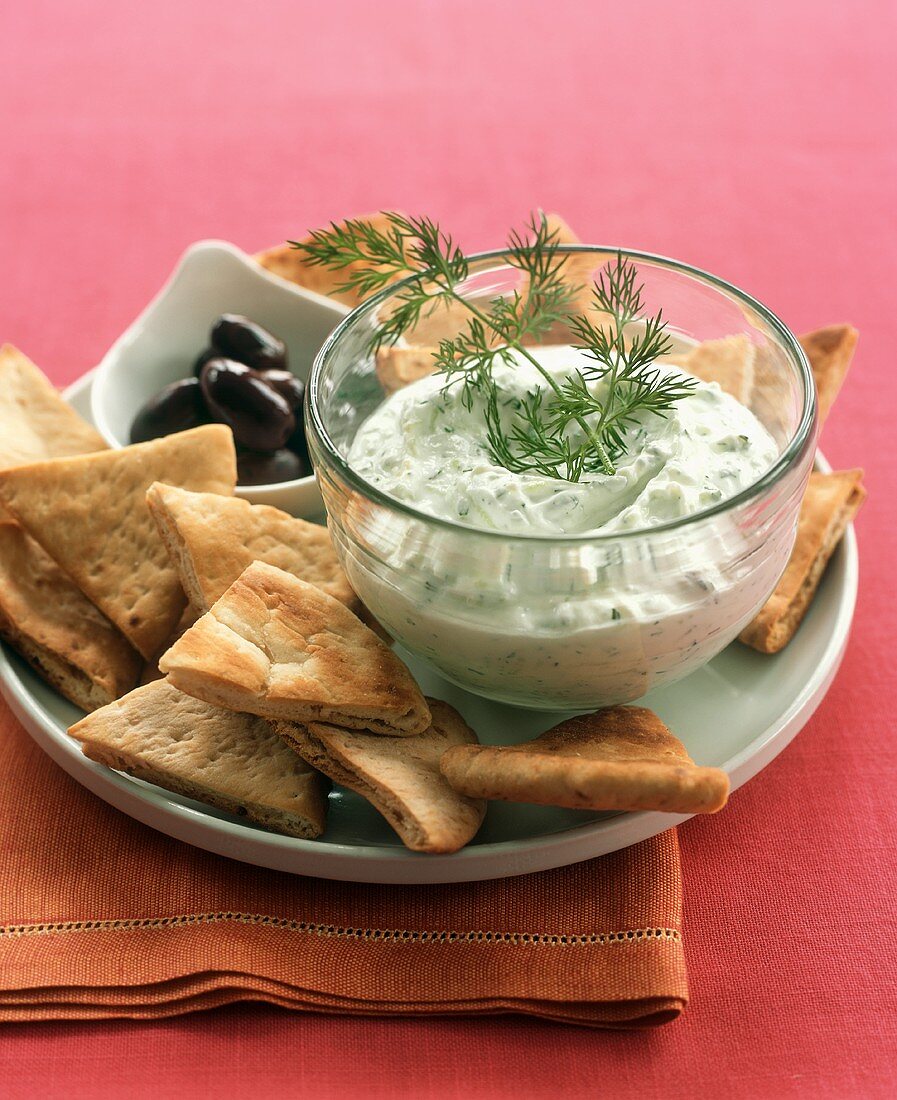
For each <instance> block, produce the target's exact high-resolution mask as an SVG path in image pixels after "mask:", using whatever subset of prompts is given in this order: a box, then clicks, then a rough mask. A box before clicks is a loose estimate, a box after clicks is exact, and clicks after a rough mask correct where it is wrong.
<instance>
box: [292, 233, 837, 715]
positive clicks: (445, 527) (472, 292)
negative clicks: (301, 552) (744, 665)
mask: <svg viewBox="0 0 897 1100" xmlns="http://www.w3.org/2000/svg"><path fill="white" fill-rule="evenodd" d="M564 251H566V252H569V253H571V254H572V255H571V257H570V258H569V259H568V261H567V263H568V266H569V267H571V268H575V271H576V274H577V277H579V278H583V281H585V279H591V276H592V274H593V272H597V270H598V269H600V268H601V267H602V266H603V265H604V264H605V263H606V262H607V261H608V260H609V259H612V258H613V257H614V256H615V255H616V253H617V250H616V249H607V248H590V247H585V246H570V247H567V248H565V249H564ZM623 255H624V257H626V258H628V259H629V260H630V261H632V262H633V263H634V264H635V265H636V266H637V268H638V275H639V278H640V280H641V281H642V282H643V283H644V296H645V305H646V310H647V311H648V312H655V311H656V310H657V308H658V307H660V306H662V308H663V312H664V316H665V318H666V319H667V322H668V325H669V333H670V335H671V338H672V339H673V342H674V345H675V347H676V350H677V351H686V350H687V349H688V348H689V347H693V346H694V345H695V344H696V343H697V342H701V341H705V340H710V339H718V338H722V337H730V336H735V335H741V334H743V335H744V336H746V337H747V338H748V340H749V341H750V342H751V344H752V345H753V346H754V349H755V354H754V368H753V370H754V379H753V383H752V386H751V396H750V398H749V401H748V403H749V405H750V407H751V410H752V412H753V413H754V415H755V416H756V417H757V418H758V419H759V420H760V421H761V423H763V424H764V425H765V427H766V428H767V430H768V431H769V433H770V435H771V436H772V438H773V439H774V441H775V444H776V449H777V451H778V457H777V458H776V459H775V461H774V462H773V464H772V466H771V467H770V468H769V469H768V470H767V471H766V472H765V473H764V474H763V475H762V476H761V477H760V478H759V479H758V480H757V481H755V482H754V483H753V484H752V485H750V486H749V487H748V488H746V489H744V490H743V491H741V492H739V493H737V494H736V495H734V496H732V497H731V498H730V499H728V500H723V501H721V502H719V503H716V504H715V505H713V506H711V507H708V508H706V509H705V510H703V511H701V512H698V513H696V514H693V515H690V516H686V517H684V518H678V519H675V520H673V521H670V522H665V523H662V524H659V525H657V526H652V527H645V528H641V529H638V530H627V531H625V532H623V533H618V532H615V533H613V534H604V535H602V534H601V533H600V531H599V532H596V533H593V534H587V535H579V534H577V535H563V534H558V535H549V536H546V535H544V534H524V535H518V534H514V535H510V534H507V533H504V532H498V531H494V530H489V529H481V528H472V527H469V526H466V525H463V524H462V523H460V522H454V521H452V520H448V519H441V518H436V517H434V516H432V515H429V514H427V513H426V512H423V511H419V510H417V509H416V508H415V507H413V506H411V505H409V504H408V503H407V502H399V501H397V500H395V499H393V498H392V497H389V496H387V495H386V494H384V493H383V492H382V491H381V490H379V489H378V488H377V487H375V486H374V485H372V484H370V483H369V482H367V481H366V480H364V479H363V478H362V477H360V476H359V475H358V473H357V472H356V471H355V470H354V469H353V468H352V465H351V464H350V462H349V461H348V458H347V456H348V454H349V450H350V448H351V445H352V441H353V439H354V437H355V434H356V432H357V430H358V428H359V426H360V425H361V424H362V423H363V422H364V421H365V419H366V418H367V417H368V416H369V415H370V414H371V413H372V412H373V411H374V409H376V408H377V406H378V405H380V404H381V403H382V402H383V401H384V400H385V399H386V396H387V395H386V394H385V392H384V390H383V387H382V386H381V384H380V382H379V380H378V377H377V373H376V370H375V362H374V357H373V355H372V354H371V352H370V351H369V342H370V336H371V333H372V331H373V329H374V328H375V327H376V326H377V325H378V323H382V320H383V319H384V317H386V316H388V315H389V312H390V310H391V309H392V308H393V305H394V303H395V296H396V294H397V293H400V292H401V287H402V285H403V284H396V285H394V286H392V287H389V288H387V290H385V291H383V292H381V293H380V294H378V295H375V296H374V297H372V298H371V299H369V300H368V301H367V302H366V303H364V304H363V305H362V306H361V307H359V308H358V309H356V310H354V311H353V312H352V313H351V314H350V315H349V316H348V317H347V318H346V319H345V320H344V321H342V323H341V324H340V325H339V326H338V327H337V328H336V329H335V330H334V331H333V333H332V334H331V335H330V337H329V338H328V340H327V342H326V343H325V344H324V346H323V347H322V349H321V351H320V353H319V355H318V357H317V359H316V361H315V363H314V366H313V368H312V374H311V379H310V384H309V388H308V394H307V406H306V418H307V430H308V441H309V446H310V450H311V455H312V459H313V462H314V465H315V468H316V471H317V476H318V480H319V483H320V487H321V492H322V495H323V498H324V503H325V506H326V508H327V513H328V517H329V526H330V531H331V535H332V538H333V541H334V544H335V546H336V549H337V552H338V554H339V557H340V560H341V561H342V564H343V566H344V568H345V570H346V573H347V574H348V576H349V579H350V581H351V583H352V585H353V587H354V588H355V590H356V591H357V593H358V595H359V596H360V597H361V599H362V600H363V601H364V603H365V604H366V605H367V607H368V608H369V609H370V611H371V612H372V613H373V614H374V615H375V616H376V618H377V619H378V620H379V621H380V622H381V623H382V624H383V626H384V627H385V628H386V629H387V630H388V631H389V633H390V634H391V635H392V636H393V637H394V638H395V639H396V640H397V641H398V642H399V643H401V645H402V646H404V647H405V648H406V649H407V650H409V651H410V652H412V653H414V654H415V655H416V656H418V657H419V658H421V659H423V660H424V661H425V662H427V663H429V664H430V665H431V666H433V668H435V669H436V670H438V671H439V672H440V673H441V674H442V675H443V676H444V677H446V678H447V679H449V680H451V681H452V682H454V683H456V684H458V685H460V686H461V687H463V688H465V689H467V690H468V691H472V692H474V693H476V694H478V695H483V696H486V697H488V698H491V699H497V700H500V701H502V702H506V703H511V704H515V705H518V706H523V707H530V708H537V709H543V710H585V709H592V708H595V707H599V706H609V705H612V704H616V703H625V702H630V701H632V700H634V699H637V698H639V697H641V696H642V695H644V694H645V693H646V692H647V691H649V690H651V689H653V688H657V687H660V686H662V685H664V684H668V683H670V682H672V681H674V680H677V679H679V678H681V677H683V676H686V675H688V673H690V672H693V671H694V670H695V669H697V668H699V667H700V666H702V665H703V664H705V663H706V662H707V661H709V660H710V659H711V658H712V657H714V656H715V655H716V654H717V653H719V652H720V650H722V649H723V648H724V647H725V646H726V645H728V644H729V643H730V642H731V641H732V640H733V639H734V638H735V637H736V636H737V635H738V633H739V631H740V630H741V629H742V628H743V627H744V626H745V625H746V624H747V623H748V622H749V621H750V620H751V619H752V618H753V616H754V615H755V614H756V612H757V611H758V610H759V608H760V607H761V606H762V605H763V603H764V602H765V601H766V599H767V598H768V597H769V595H770V593H771V592H772V590H773V588H774V587H775V585H776V582H777V581H778V579H779V577H780V576H781V574H782V572H783V570H784V568H785V565H786V563H787V561H788V557H789V555H790V553H791V549H792V546H793V544H794V538H795V534H796V529H797V518H798V511H799V508H800V502H801V498H802V496H803V493H804V489H805V486H806V482H807V479H808V477H809V474H810V470H811V467H812V463H813V456H814V450H815V437H816V423H817V417H816V398H815V389H814V385H813V379H812V374H811V372H810V368H809V364H808V363H807V360H806V357H805V356H804V354H803V351H802V350H801V348H800V345H799V344H798V342H797V340H796V339H795V338H794V336H793V335H792V334H791V333H790V332H789V331H788V329H787V328H786V327H785V326H784V325H783V324H782V322H781V321H779V320H778V318H777V317H775V316H774V315H773V314H772V313H770V311H769V310H768V309H766V308H765V307H764V306H762V305H761V304H760V303H759V302H757V301H755V300H754V299H752V298H751V297H749V296H748V295H747V294H745V293H743V292H742V291H740V290H737V289H736V288H735V287H733V286H730V285H728V284H727V283H725V282H723V281H722V280H721V279H717V278H715V277H714V276H712V275H708V274H706V273H705V272H702V271H699V270H697V269H695V268H693V267H690V266H688V265H687V264H683V263H678V262H676V261H674V260H669V259H665V258H663V257H660V256H654V255H650V254H647V253H642V252H632V251H625V250H624V251H623ZM520 281H521V276H520V272H519V271H518V270H517V269H516V268H514V267H511V266H510V265H508V264H507V262H506V259H505V257H504V255H503V254H502V253H501V252H495V253H485V254H481V255H479V256H476V257H474V258H473V261H472V263H471V268H470V277H469V278H468V280H467V281H466V282H465V284H464V286H463V287H462V288H461V290H462V293H463V295H464V297H465V298H469V299H470V300H471V301H479V302H480V303H485V302H486V301H488V300H490V299H492V298H494V297H496V296H497V295H509V294H512V293H513V292H514V290H515V289H519V287H520ZM462 320H463V318H459V314H458V311H457V310H448V311H443V312H441V313H440V314H439V315H438V316H436V317H431V318H429V319H428V320H427V321H426V322H425V324H426V327H427V330H428V331H427V332H426V333H425V334H417V335H416V342H420V343H427V344H435V343H436V342H438V339H439V338H440V337H443V336H453V335H455V333H456V332H457V330H458V328H459V327H460V323H461V321H462ZM565 339H566V337H565V334H564V333H562V332H561V333H559V332H557V331H555V332H552V333H550V334H549V335H548V337H547V338H546V341H545V342H546V343H563V342H565Z"/></svg>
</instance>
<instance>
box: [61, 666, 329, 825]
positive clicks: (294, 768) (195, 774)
mask: <svg viewBox="0 0 897 1100" xmlns="http://www.w3.org/2000/svg"><path fill="white" fill-rule="evenodd" d="M69 733H70V734H71V736H72V737H74V738H75V739H76V740H77V741H79V742H80V743H81V749H82V751H83V753H84V755H85V756H88V757H90V759H91V760H96V761H97V762H98V763H100V764H105V765H106V766H107V767H109V768H114V769H115V770H116V771H121V772H127V773H128V775H133V776H136V777H137V778H138V779H143V780H145V781H146V782H147V783H154V784H155V785H156V786H157V787H164V788H165V789H166V790H168V791H174V792H175V793H176V794H182V795H185V796H186V797H187V798H195V799H197V801H199V802H206V803H208V804H209V805H210V806H217V807H218V808H219V809H221V810H225V811H227V812H228V813H232V814H241V815H245V816H246V817H247V818H248V819H249V820H250V821H255V822H257V823H258V824H259V825H263V826H264V827H265V828H266V829H271V830H272V831H274V832H277V833H286V834H287V835H288V836H299V837H309V838H314V837H318V836H320V835H321V833H322V832H323V830H324V820H325V815H326V808H327V787H328V784H327V782H326V780H325V779H324V778H323V776H321V775H320V774H319V773H318V772H316V771H314V769H313V768H310V767H309V766H308V765H307V764H306V763H305V761H304V760H303V759H302V758H301V757H300V756H299V755H297V754H296V753H295V752H293V751H292V750H291V749H289V748H288V747H287V746H286V745H285V744H284V743H283V741H281V740H280V738H279V737H278V736H277V735H276V734H275V733H274V731H273V730H272V729H271V727H270V726H269V724H268V723H267V722H266V721H264V719H262V718H254V717H252V715H249V714H235V713H234V712H233V711H229V710H222V709H221V708H219V707H210V706H209V705H208V704H207V703H202V702H200V700H199V699H194V698H192V697H191V696H189V695H184V694H182V693H181V692H180V691H177V690H176V689H175V688H173V687H172V686H171V685H170V684H168V683H166V682H165V681H164V680H157V681H156V682H155V683H152V684H148V685H146V687H140V688H137V689H136V690H134V691H132V692H131V693H130V694H129V695H126V696H125V697H124V698H123V699H119V700H118V701H117V702H115V703H112V704H111V705H110V706H107V707H103V709H102V710H98V711H95V712H94V713H93V714H91V715H89V716H88V717H87V718H84V719H82V721H80V722H78V723H77V724H76V725H74V726H72V727H71V729H70V730H69Z"/></svg>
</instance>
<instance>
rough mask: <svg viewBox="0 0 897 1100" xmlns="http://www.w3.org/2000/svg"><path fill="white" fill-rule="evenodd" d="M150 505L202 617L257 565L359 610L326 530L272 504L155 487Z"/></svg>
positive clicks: (148, 499) (185, 587) (174, 488)
mask: <svg viewBox="0 0 897 1100" xmlns="http://www.w3.org/2000/svg"><path fill="white" fill-rule="evenodd" d="M146 501H147V504H148V505H149V509H150V512H151V513H152V515H153V518H154V519H155V521H156V524H157V526H158V528H159V533H160V534H161V536H162V540H163V541H164V543H165V545H166V547H167V548H168V553H169V556H170V557H171V560H172V562H173V563H174V565H175V567H176V569H177V571H178V576H179V577H180V579H181V584H182V585H183V587H184V591H185V592H186V593H187V599H188V600H189V601H190V603H191V604H192V605H193V607H194V608H195V609H196V611H197V612H198V613H199V614H203V613H204V612H206V611H208V610H209V608H210V607H211V606H212V604H213V603H215V601H216V600H217V599H219V598H220V597H221V596H223V595H224V593H225V592H226V591H227V589H228V588H230V586H231V585H232V584H233V583H234V581H235V580H236V579H237V577H239V576H240V574H241V573H242V572H243V570H244V569H245V568H246V566H247V565H250V564H251V563H252V562H254V561H264V562H267V563H268V565H274V566H276V567H277V568H278V569H283V570H284V572H286V573H293V574H294V575H295V576H297V577H299V578H301V579H302V580H304V581H308V583H309V584H314V585H316V586H317V587H318V588H320V589H321V590H322V591H324V592H326V593H327V594H328V595H329V596H333V598H334V599H336V600H339V601H340V602H341V603H344V604H346V606H347V607H350V608H352V609H353V610H356V611H357V609H358V608H360V603H359V601H358V597H357V596H356V595H355V593H354V592H353V591H352V588H351V586H350V585H349V581H348V580H347V579H346V574H345V573H344V572H343V570H342V567H341V566H340V563H339V560H338V559H337V556H336V551H335V550H334V549H333V543H332V542H331V541H330V535H329V534H328V532H327V528H326V527H322V526H321V525H320V524H317V523H307V522H306V521H305V520H303V519H296V518H294V517H293V516H290V515H287V513H286V512H281V511H280V509H279V508H270V507H269V506H268V505H266V504H250V503H249V501H248V500H241V499H239V498H238V497H224V496H220V495H216V494H214V493H192V492H190V491H189V490H187V489H179V488H177V487H175V486H173V485H162V484H159V483H157V484H155V485H151V486H150V488H149V491H148V492H147V494H146Z"/></svg>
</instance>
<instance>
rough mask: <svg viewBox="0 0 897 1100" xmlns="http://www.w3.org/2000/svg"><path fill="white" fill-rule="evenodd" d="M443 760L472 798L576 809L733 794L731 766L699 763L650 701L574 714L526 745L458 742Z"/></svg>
mask: <svg viewBox="0 0 897 1100" xmlns="http://www.w3.org/2000/svg"><path fill="white" fill-rule="evenodd" d="M441 768H442V772H443V775H445V777H446V778H447V779H448V781H449V783H451V785H452V786H453V787H454V788H455V790H456V791H460V792H461V793H462V794H466V795H467V796H468V797H469V798H497V799H503V800H505V801H509V802H535V803H538V804H540V805H543V806H566V807H568V808H570V809H573V810H617V811H620V810H662V811H666V812H667V813H677V814H711V813H716V811H717V810H721V809H722V808H723V806H724V805H725V803H726V799H727V797H728V794H729V777H728V776H727V775H726V773H725V772H724V771H721V770H720V769H719V768H701V767H698V766H697V765H696V764H695V763H694V761H693V760H692V759H691V757H690V756H689V755H688V753H687V752H686V751H685V746H684V745H683V744H682V742H681V741H679V740H678V739H677V738H676V737H674V736H673V735H672V733H670V731H669V730H668V729H667V727H666V726H665V725H664V724H663V722H662V721H661V720H660V719H659V718H658V717H657V715H656V714H654V713H653V712H652V711H650V710H646V709H645V708H644V707H608V708H607V709H605V710H598V711H595V713H594V714H584V715H581V716H580V717H578V718H570V719H569V720H568V721H566V722H561V724H560V725H558V726H555V727H553V728H552V729H550V730H548V731H547V733H543V734H542V735H541V737H537V738H536V739H535V740H534V741H525V742H523V743H522V744H519V745H463V746H460V747H458V748H452V749H449V750H448V751H447V752H446V753H445V755H444V756H443V757H442V761H441Z"/></svg>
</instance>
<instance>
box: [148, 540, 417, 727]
mask: <svg viewBox="0 0 897 1100" xmlns="http://www.w3.org/2000/svg"><path fill="white" fill-rule="evenodd" d="M159 667H160V668H161V670H162V671H163V672H164V673H166V674H167V676H168V678H169V679H170V680H171V682H172V683H173V684H174V686H175V687H177V688H180V690H181V691H186V692H188V693H189V694H190V695H195V696H196V697H197V698H199V699H204V700H205V701H206V702H208V703H213V704H214V705H216V706H222V707H229V708H230V709H232V710H242V711H247V712H249V713H250V714H258V715H260V716H261V717H263V718H285V719H287V720H288V721H292V722H309V721H323V722H333V723H334V724H336V725H341V726H348V727H350V728H352V729H370V730H373V731H374V732H375V733H386V734H392V735H396V736H401V735H403V734H404V735H407V734H415V733H422V732H423V731H424V730H425V729H426V728H427V726H428V725H429V724H430V712H429V710H428V709H427V704H426V703H425V701H424V697H423V696H422V695H421V693H420V690H419V689H418V686H417V684H416V683H415V682H414V680H413V678H412V676H411V673H410V672H409V671H408V669H407V668H406V667H405V666H404V665H403V664H402V662H401V661H400V660H399V658H398V657H396V656H395V654H394V653H392V651H391V650H390V649H389V648H388V647H387V646H386V645H384V643H383V642H381V641H380V639H379V638H378V637H377V635H376V634H374V632H373V631H372V630H370V629H369V628H368V627H366V626H365V625H364V624H363V623H362V622H361V621H360V620H359V619H357V618H356V617H355V616H354V615H353V614H352V612H351V611H349V610H348V608H347V607H346V606H345V605H344V604H341V603H340V602H339V600H335V599H334V598H333V597H332V596H328V595H327V593H326V592H322V591H321V589H320V588H316V587H315V586H314V585H313V584H308V583H306V582H305V581H301V580H299V578H298V577H294V576H292V575H291V574H290V573H285V572H284V571H283V570H282V569H276V568H275V567H274V566H272V565H267V564H266V563H265V562H261V561H256V562H253V563H252V565H250V566H247V568H246V569H245V570H244V572H243V573H242V574H241V576H240V577H239V578H238V579H237V580H236V581H234V583H233V584H232V585H231V586H230V588H228V590H227V591H226V592H225V593H224V595H223V596H222V597H221V599H220V600H218V602H217V603H215V604H214V605H213V606H212V608H211V610H210V611H209V612H208V613H207V614H205V615H203V617H202V618H201V619H200V620H199V621H198V622H197V623H196V625H195V626H192V627H191V628H190V629H189V630H188V631H187V632H186V634H184V636H183V637H182V638H181V639H180V640H179V641H177V642H176V643H175V644H174V645H173V646H172V647H171V649H170V650H169V651H168V652H167V653H166V654H165V655H164V656H163V658H162V660H161V661H160V662H159Z"/></svg>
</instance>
